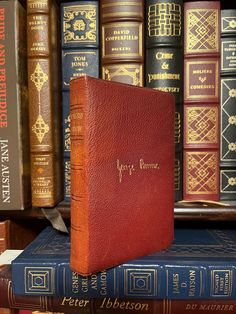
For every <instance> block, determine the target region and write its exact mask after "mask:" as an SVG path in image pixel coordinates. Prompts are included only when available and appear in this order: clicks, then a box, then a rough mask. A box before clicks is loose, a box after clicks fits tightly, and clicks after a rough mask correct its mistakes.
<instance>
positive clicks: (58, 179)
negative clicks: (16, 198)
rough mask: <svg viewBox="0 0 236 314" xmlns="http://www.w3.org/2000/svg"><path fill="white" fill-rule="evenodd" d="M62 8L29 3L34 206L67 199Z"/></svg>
mask: <svg viewBox="0 0 236 314" xmlns="http://www.w3.org/2000/svg"><path fill="white" fill-rule="evenodd" d="M59 36H60V29H59V8H58V6H57V4H56V2H53V0H52V1H51V0H42V1H38V0H28V1H27V37H28V47H27V49H28V84H29V105H30V150H31V181H32V182H31V187H32V205H33V206H35V207H52V206H55V205H56V204H57V203H58V202H59V201H60V200H62V199H63V189H62V183H63V182H62V171H61V168H62V165H61V158H62V157H61V153H62V151H61V143H60V134H59V132H60V130H61V87H60V86H61V80H60V78H61V75H60V51H59V50H58V49H59V45H60V40H59Z"/></svg>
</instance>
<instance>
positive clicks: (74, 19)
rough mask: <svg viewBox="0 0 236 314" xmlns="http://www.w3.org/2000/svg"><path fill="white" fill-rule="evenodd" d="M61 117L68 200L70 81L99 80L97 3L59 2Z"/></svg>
mask: <svg viewBox="0 0 236 314" xmlns="http://www.w3.org/2000/svg"><path fill="white" fill-rule="evenodd" d="M61 48H62V51H61V58H62V59H61V61H62V114H63V147H64V178H65V179H64V195H65V201H70V172H69V169H70V114H69V113H70V110H69V107H70V97H69V96H70V95H69V85H70V80H71V79H73V78H76V77H79V76H82V75H85V74H86V75H90V76H94V77H99V6H98V1H96V0H94V1H74V2H62V3H61Z"/></svg>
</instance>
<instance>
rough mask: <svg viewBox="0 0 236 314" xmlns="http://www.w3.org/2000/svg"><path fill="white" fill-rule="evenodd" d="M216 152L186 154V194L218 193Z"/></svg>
mask: <svg viewBox="0 0 236 314" xmlns="http://www.w3.org/2000/svg"><path fill="white" fill-rule="evenodd" d="M218 168H219V164H218V152H210V151H209V152H186V153H185V172H186V180H185V181H186V192H187V194H193V195H197V194H209V195H210V194H216V193H218V189H217V187H218Z"/></svg>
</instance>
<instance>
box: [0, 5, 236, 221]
mask: <svg viewBox="0 0 236 314" xmlns="http://www.w3.org/2000/svg"><path fill="white" fill-rule="evenodd" d="M60 2H61V1H59V0H58V3H60ZM185 2H188V1H185ZM221 8H222V9H230V8H236V3H235V2H231V3H230V2H226V1H221ZM56 207H57V208H58V210H59V212H60V213H61V214H62V216H63V218H64V219H66V220H69V219H70V205H69V204H68V203H65V202H61V203H60V204H59V205H57V206H56ZM174 215H175V219H176V220H177V221H190V220H198V221H215V220H219V221H236V202H235V203H231V204H229V206H227V207H225V206H220V205H218V206H217V205H214V206H213V205H211V204H196V203H194V202H193V203H191V204H183V203H176V204H175V205H174ZM12 217H14V219H20V220H22V219H28V220H29V221H31V220H33V219H45V218H44V215H43V213H42V210H41V209H40V208H30V209H27V210H19V211H18V210H17V211H5V210H1V211H0V219H1V220H3V219H10V218H12Z"/></svg>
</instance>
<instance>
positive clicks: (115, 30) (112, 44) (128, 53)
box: [102, 22, 143, 59]
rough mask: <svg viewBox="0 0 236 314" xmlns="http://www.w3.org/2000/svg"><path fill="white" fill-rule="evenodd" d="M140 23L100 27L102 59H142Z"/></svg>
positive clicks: (141, 29) (141, 26) (117, 23)
mask: <svg viewBox="0 0 236 314" xmlns="http://www.w3.org/2000/svg"><path fill="white" fill-rule="evenodd" d="M142 39H143V25H142V23H141V22H125V23H124V22H116V23H109V24H106V25H104V26H102V58H112V59H113V58H115V57H117V58H121V57H123V58H126V57H132V58H137V59H142V58H143V40H142Z"/></svg>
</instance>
